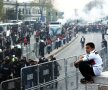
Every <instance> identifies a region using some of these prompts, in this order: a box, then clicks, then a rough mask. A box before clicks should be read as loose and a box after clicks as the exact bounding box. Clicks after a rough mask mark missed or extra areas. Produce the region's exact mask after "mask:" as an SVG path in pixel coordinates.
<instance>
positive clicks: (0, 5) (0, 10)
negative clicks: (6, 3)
mask: <svg viewBox="0 0 108 90" xmlns="http://www.w3.org/2000/svg"><path fill="white" fill-rule="evenodd" d="M2 18H3V0H0V21H1V20H2Z"/></svg>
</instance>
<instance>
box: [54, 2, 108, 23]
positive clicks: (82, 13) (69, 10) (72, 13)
mask: <svg viewBox="0 0 108 90" xmlns="http://www.w3.org/2000/svg"><path fill="white" fill-rule="evenodd" d="M54 6H55V8H56V9H58V10H59V11H63V12H64V19H65V20H67V19H70V18H71V19H79V18H82V19H84V20H86V21H88V22H94V21H96V20H99V19H101V18H103V17H105V16H108V0H55V4H54Z"/></svg>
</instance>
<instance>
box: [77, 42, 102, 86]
mask: <svg viewBox="0 0 108 90" xmlns="http://www.w3.org/2000/svg"><path fill="white" fill-rule="evenodd" d="M77 64H78V68H79V71H80V72H81V74H82V75H83V77H84V78H83V79H81V80H80V82H81V83H83V84H86V83H93V82H94V81H93V76H98V75H100V74H101V72H102V70H103V68H102V65H103V62H102V58H101V57H100V55H99V54H98V53H97V52H96V50H95V45H94V43H92V42H89V43H87V44H86V54H85V55H82V56H80V58H79V60H78V61H76V62H75V65H77Z"/></svg>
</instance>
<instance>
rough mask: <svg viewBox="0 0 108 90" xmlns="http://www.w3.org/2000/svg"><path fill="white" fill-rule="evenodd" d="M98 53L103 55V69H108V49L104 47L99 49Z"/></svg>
mask: <svg viewBox="0 0 108 90" xmlns="http://www.w3.org/2000/svg"><path fill="white" fill-rule="evenodd" d="M98 53H99V55H100V56H101V58H102V60H103V69H104V70H106V69H107V63H108V59H107V57H108V56H107V49H106V48H102V49H101V50H99V51H98Z"/></svg>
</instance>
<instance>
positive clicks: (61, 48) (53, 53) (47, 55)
mask: <svg viewBox="0 0 108 90" xmlns="http://www.w3.org/2000/svg"><path fill="white" fill-rule="evenodd" d="M77 38H78V35H77V36H76V37H74V38H73V39H72V40H71V41H70V42H69V43H67V44H65V45H63V46H61V47H60V48H58V49H55V50H53V51H52V52H51V53H50V54H46V55H45V58H49V57H50V56H51V55H56V54H57V53H59V52H60V51H62V50H63V49H64V48H66V47H68V46H69V45H70V44H71V43H72V42H73V41H74V40H76V39H77ZM36 61H38V58H36Z"/></svg>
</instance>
